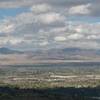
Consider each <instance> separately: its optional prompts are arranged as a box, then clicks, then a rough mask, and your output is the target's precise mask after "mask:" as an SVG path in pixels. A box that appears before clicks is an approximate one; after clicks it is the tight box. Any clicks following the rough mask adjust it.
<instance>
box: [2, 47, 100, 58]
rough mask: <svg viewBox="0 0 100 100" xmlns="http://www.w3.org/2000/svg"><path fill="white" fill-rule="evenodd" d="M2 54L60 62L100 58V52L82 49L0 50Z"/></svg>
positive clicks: (3, 48)
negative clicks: (24, 55) (22, 55)
mask: <svg viewBox="0 0 100 100" xmlns="http://www.w3.org/2000/svg"><path fill="white" fill-rule="evenodd" d="M0 54H6V55H7V54H26V55H27V56H28V57H29V58H30V59H41V60H43V59H44V60H45V59H56V60H57V59H60V60H65V59H67V60H73V59H76V60H80V59H91V58H95V57H99V58H100V50H93V49H80V48H63V49H55V48H54V49H49V50H37V51H19V50H13V49H9V48H5V47H2V48H0Z"/></svg>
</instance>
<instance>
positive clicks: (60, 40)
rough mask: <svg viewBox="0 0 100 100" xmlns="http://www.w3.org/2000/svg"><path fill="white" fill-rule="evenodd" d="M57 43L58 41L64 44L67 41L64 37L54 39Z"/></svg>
mask: <svg viewBox="0 0 100 100" xmlns="http://www.w3.org/2000/svg"><path fill="white" fill-rule="evenodd" d="M54 40H55V41H58V42H62V41H65V40H66V37H63V36H57V37H55V38H54Z"/></svg>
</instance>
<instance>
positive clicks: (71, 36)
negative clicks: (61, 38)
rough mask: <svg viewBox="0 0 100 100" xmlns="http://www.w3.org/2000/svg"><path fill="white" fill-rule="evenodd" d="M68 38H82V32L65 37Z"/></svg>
mask: <svg viewBox="0 0 100 100" xmlns="http://www.w3.org/2000/svg"><path fill="white" fill-rule="evenodd" d="M67 38H68V39H73V40H77V39H82V38H83V35H82V34H77V33H76V34H71V35H69V36H68V37H67Z"/></svg>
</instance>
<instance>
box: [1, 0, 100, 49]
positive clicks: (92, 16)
mask: <svg viewBox="0 0 100 100" xmlns="http://www.w3.org/2000/svg"><path fill="white" fill-rule="evenodd" d="M99 41H100V0H95V1H93V0H0V47H9V48H13V49H19V50H20V49H21V50H37V49H51V48H70V47H75V48H76V47H77V48H86V49H100V42H99Z"/></svg>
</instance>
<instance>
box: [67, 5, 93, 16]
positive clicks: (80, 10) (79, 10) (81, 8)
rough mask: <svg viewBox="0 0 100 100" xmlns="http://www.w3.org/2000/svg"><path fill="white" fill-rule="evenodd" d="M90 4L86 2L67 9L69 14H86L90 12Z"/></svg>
mask: <svg viewBox="0 0 100 100" xmlns="http://www.w3.org/2000/svg"><path fill="white" fill-rule="evenodd" d="M90 7H91V4H86V5H77V6H73V7H71V8H70V9H69V14H82V15H87V14H90V12H91V11H90V9H89V8H90Z"/></svg>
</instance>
